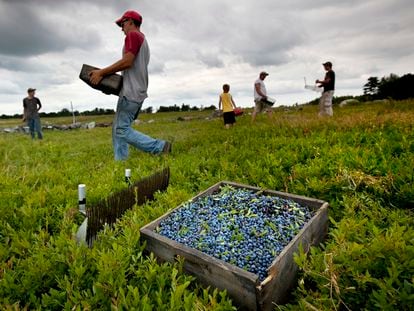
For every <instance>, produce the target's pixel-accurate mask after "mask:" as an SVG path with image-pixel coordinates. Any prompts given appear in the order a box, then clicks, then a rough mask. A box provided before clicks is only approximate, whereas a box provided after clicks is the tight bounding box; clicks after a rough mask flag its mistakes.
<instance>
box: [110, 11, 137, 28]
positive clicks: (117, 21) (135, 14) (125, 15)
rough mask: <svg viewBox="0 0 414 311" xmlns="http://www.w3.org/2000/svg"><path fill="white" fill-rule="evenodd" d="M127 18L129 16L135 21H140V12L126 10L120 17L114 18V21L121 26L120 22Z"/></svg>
mask: <svg viewBox="0 0 414 311" xmlns="http://www.w3.org/2000/svg"><path fill="white" fill-rule="evenodd" d="M127 18H130V19H133V20H135V21H138V22H140V23H142V16H141V14H139V13H138V12H136V11H126V12H125V13H124V15H122V17H121V18H119V19H118V20H116V21H115V23H116V24H117V25H118V26H119V27H121V22H122V21H123V20H124V19H127Z"/></svg>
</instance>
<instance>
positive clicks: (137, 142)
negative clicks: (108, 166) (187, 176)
mask: <svg viewBox="0 0 414 311" xmlns="http://www.w3.org/2000/svg"><path fill="white" fill-rule="evenodd" d="M142 103H143V101H142V102H140V103H138V102H134V101H130V100H128V99H127V98H126V97H120V98H119V100H118V104H117V107H116V114H115V118H114V122H113V124H112V144H113V146H114V155H115V160H126V159H127V158H128V145H131V146H133V147H135V148H137V149H140V150H142V151H145V152H149V153H153V154H158V153H161V152H162V149H163V148H164V145H165V141H164V140H160V139H154V138H152V137H149V136H147V135H145V134H142V133H140V132H138V131H136V130H134V129H133V128H132V127H131V125H132V123H133V122H134V120H135V119H136V118H137V117H138V114H139V111H140V110H141V106H142Z"/></svg>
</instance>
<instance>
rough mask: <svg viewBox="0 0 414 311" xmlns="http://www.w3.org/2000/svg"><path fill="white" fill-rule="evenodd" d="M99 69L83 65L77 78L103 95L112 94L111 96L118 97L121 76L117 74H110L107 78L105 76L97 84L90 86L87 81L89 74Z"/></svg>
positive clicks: (89, 82)
mask: <svg viewBox="0 0 414 311" xmlns="http://www.w3.org/2000/svg"><path fill="white" fill-rule="evenodd" d="M95 69H100V68H97V67H93V66H90V65H86V64H83V66H82V69H81V72H80V74H79V78H80V79H81V80H82V81H84V82H85V83H86V84H88V85H89V86H90V87H92V88H94V89H96V90H100V91H102V92H103V93H105V94H108V95H109V94H113V95H119V92H120V91H121V88H122V76H121V75H118V74H115V73H114V74H111V75H108V76H105V77H104V78H103V79H102V80H101V82H99V84H96V85H95V84H92V83H91V81H90V80H89V74H90V72H91V71H92V70H95Z"/></svg>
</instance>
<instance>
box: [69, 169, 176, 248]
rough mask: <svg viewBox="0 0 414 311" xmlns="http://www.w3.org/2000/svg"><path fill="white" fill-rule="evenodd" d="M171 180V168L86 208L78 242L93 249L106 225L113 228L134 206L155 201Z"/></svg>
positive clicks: (78, 234)
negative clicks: (97, 237) (157, 194)
mask: <svg viewBox="0 0 414 311" xmlns="http://www.w3.org/2000/svg"><path fill="white" fill-rule="evenodd" d="M169 179H170V168H169V167H167V168H164V169H162V170H160V171H158V172H156V173H154V174H153V175H150V176H147V177H145V178H143V179H140V180H138V181H137V182H135V183H133V184H131V185H130V186H129V187H128V188H126V189H124V190H121V191H120V192H117V193H114V194H113V195H111V196H109V197H107V198H105V199H103V200H102V201H100V202H98V203H97V204H95V205H94V206H91V207H88V208H86V219H85V220H84V222H83V224H82V225H81V227H80V228H79V230H78V233H77V239H78V241H79V242H85V243H86V244H87V245H88V246H90V247H91V246H92V245H93V242H94V240H95V239H96V236H97V234H98V232H99V231H100V230H102V229H103V227H104V226H105V225H109V226H112V225H113V224H114V223H115V222H116V221H117V219H119V218H120V217H121V216H122V215H123V214H124V213H125V212H126V211H127V210H129V209H131V208H132V207H133V206H134V205H142V204H144V203H145V202H146V201H149V200H153V199H154V194H155V193H156V192H157V191H164V190H166V189H167V187H168V184H169Z"/></svg>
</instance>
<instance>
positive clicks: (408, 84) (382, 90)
mask: <svg viewBox="0 0 414 311" xmlns="http://www.w3.org/2000/svg"><path fill="white" fill-rule="evenodd" d="M363 90H364V95H365V96H366V97H367V99H370V100H373V99H374V100H375V99H388V98H392V99H396V100H403V99H409V98H414V75H412V74H411V73H408V74H405V75H403V76H402V77H399V76H398V75H396V74H393V73H392V74H390V75H389V76H388V77H383V78H381V79H378V77H369V78H368V82H367V83H366V84H365V85H364V88H363Z"/></svg>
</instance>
